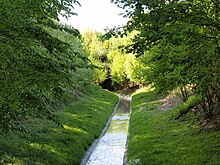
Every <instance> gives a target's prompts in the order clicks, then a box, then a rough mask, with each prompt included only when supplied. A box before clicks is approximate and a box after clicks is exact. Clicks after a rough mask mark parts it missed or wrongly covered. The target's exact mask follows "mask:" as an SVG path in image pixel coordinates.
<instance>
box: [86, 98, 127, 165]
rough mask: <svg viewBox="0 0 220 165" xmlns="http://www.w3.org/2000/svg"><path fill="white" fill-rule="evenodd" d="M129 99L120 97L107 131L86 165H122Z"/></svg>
mask: <svg viewBox="0 0 220 165" xmlns="http://www.w3.org/2000/svg"><path fill="white" fill-rule="evenodd" d="M130 102H131V97H130V96H126V95H120V100H119V103H118V106H117V109H116V111H115V112H114V114H113V117H112V119H111V122H110V124H109V126H108V129H107V131H106V132H105V133H104V135H103V136H102V137H101V138H100V139H99V141H98V143H97V145H96V147H95V148H94V150H93V152H92V153H91V156H90V157H89V159H88V161H87V163H86V165H123V164H124V155H125V150H126V143H127V134H128V125H129V118H130V117H129V114H130Z"/></svg>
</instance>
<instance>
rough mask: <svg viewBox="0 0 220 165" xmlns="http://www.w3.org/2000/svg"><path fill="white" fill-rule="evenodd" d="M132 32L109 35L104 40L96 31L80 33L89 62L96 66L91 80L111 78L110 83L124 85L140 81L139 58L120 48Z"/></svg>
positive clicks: (99, 81)
mask: <svg viewBox="0 0 220 165" xmlns="http://www.w3.org/2000/svg"><path fill="white" fill-rule="evenodd" d="M133 35H134V33H131V34H129V35H128V36H127V37H118V38H117V37H110V38H109V39H107V40H104V39H103V38H104V37H103V35H102V34H101V33H98V32H93V31H87V32H84V33H83V34H82V38H83V43H84V46H85V48H86V50H87V53H88V55H89V56H88V58H89V59H90V61H91V63H92V64H93V65H94V66H96V69H95V72H94V75H93V81H94V82H96V83H102V82H104V81H105V80H106V79H109V78H110V79H111V80H112V85H113V86H114V87H115V88H117V87H119V86H120V87H126V86H127V85H128V84H130V83H141V82H142V76H141V75H142V72H141V70H142V69H141V68H142V67H143V66H142V65H141V63H140V60H139V59H137V58H136V57H135V55H134V54H132V53H126V52H125V51H123V50H122V49H121V48H122V47H123V45H127V44H129V43H131V38H132V36H133Z"/></svg>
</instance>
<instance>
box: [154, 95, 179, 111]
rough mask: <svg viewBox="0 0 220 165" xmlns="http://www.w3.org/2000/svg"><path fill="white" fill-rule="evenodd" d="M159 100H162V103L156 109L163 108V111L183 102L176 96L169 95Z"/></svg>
mask: <svg viewBox="0 0 220 165" xmlns="http://www.w3.org/2000/svg"><path fill="white" fill-rule="evenodd" d="M159 102H161V103H162V105H160V106H159V107H157V108H156V109H157V110H161V111H166V110H169V109H171V108H173V107H175V106H177V105H179V104H180V103H181V100H180V99H179V98H178V97H176V96H167V97H165V98H163V99H161V100H159Z"/></svg>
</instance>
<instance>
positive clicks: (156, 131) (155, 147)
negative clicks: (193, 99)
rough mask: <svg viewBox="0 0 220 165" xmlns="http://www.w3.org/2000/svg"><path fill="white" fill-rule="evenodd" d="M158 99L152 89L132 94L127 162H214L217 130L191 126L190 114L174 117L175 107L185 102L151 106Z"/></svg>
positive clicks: (219, 150) (218, 149) (218, 156)
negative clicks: (170, 106)
mask: <svg viewBox="0 0 220 165" xmlns="http://www.w3.org/2000/svg"><path fill="white" fill-rule="evenodd" d="M159 99H160V97H158V96H157V95H156V92H155V91H149V92H148V91H145V92H141V93H138V94H135V95H133V100H132V115H131V119H130V129H129V142H128V152H127V157H128V164H132V165H133V164H141V165H177V164H178V165H188V164H193V165H201V164H207V165H218V164H219V163H220V162H219V160H220V146H219V144H220V133H219V132H217V131H203V130H201V129H199V128H198V127H195V126H194V125H193V123H194V122H195V117H194V116H193V114H189V115H187V116H185V117H184V119H183V118H182V119H181V120H175V119H174V118H175V116H176V115H177V114H178V113H179V111H181V109H182V108H185V106H189V105H184V106H180V107H179V108H174V109H172V110H170V111H159V110H155V109H156V107H157V106H158V105H160V104H161V103H160V102H157V100H159ZM189 103H190V102H189Z"/></svg>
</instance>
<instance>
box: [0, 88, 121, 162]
mask: <svg viewBox="0 0 220 165" xmlns="http://www.w3.org/2000/svg"><path fill="white" fill-rule="evenodd" d="M83 93H84V94H83V96H82V97H81V98H80V99H78V100H74V101H72V103H71V104H69V105H68V106H65V107H64V108H63V109H62V110H60V111H59V112H58V116H59V117H60V120H61V123H62V124H63V126H64V128H62V127H58V126H57V125H56V124H55V123H53V122H52V121H49V120H46V119H44V120H40V119H32V120H30V121H29V122H28V123H26V125H27V127H28V129H29V130H30V131H31V134H30V133H29V134H22V133H19V132H17V133H13V132H10V133H7V134H5V135H0V164H16V165H20V164H28V165H32V164H33V165H38V164H39V165H44V164H45V165H50V164H51V165H67V164H68V165H69V164H71V165H75V164H79V163H80V160H81V158H82V157H83V154H84V152H85V150H86V149H87V147H88V146H89V145H90V144H91V143H92V142H93V140H94V139H95V138H97V137H99V135H100V133H101V131H102V128H103V127H104V126H105V124H106V122H107V120H108V118H109V117H110V114H111V113H112V111H113V108H114V106H115V104H116V103H117V101H118V96H117V95H115V94H113V93H111V92H108V91H105V90H102V89H101V88H100V87H97V86H95V85H90V86H87V87H85V89H84V92H83Z"/></svg>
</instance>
